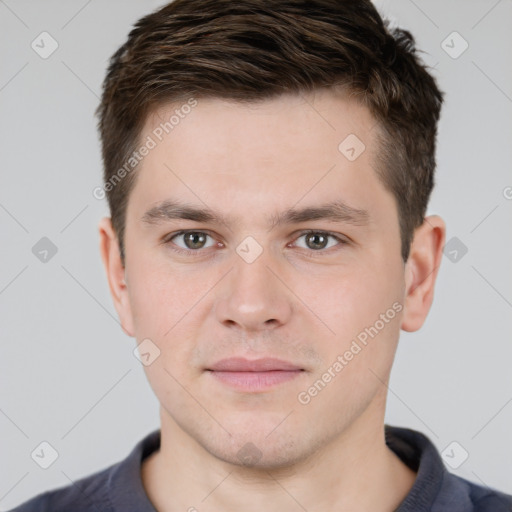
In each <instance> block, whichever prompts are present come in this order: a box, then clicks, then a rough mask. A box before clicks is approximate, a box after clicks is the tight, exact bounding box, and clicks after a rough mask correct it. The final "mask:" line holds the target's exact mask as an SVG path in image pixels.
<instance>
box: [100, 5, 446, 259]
mask: <svg viewBox="0 0 512 512" xmlns="http://www.w3.org/2000/svg"><path fill="white" fill-rule="evenodd" d="M338 85H341V86H343V87H344V88H346V89H348V90H349V91H350V92H351V94H352V95H354V97H356V98H358V100H359V101H361V102H362V103H363V104H364V105H366V106H367V107H368V108H369V109H370V111H371V113H372V114H373V116H374V117H375V118H376V120H377V121H378V126H379V128H380V130H379V131H380V133H381V134H382V135H381V137H380V138H379V140H380V153H379V157H378V160H379V162H378V165H377V173H378V175H379V177H380V179H381V181H382V183H383V185H384V186H385V187H386V188H387V189H388V190H389V191H390V192H391V193H392V194H393V195H394V197H395V199H396V202H397V209H398V216H399V223H400V235H401V244H402V246H401V254H402V258H403V260H404V261H407V259H408V257H409V251H410V244H411V241H412V238H413V235H414V230H415V228H416V227H418V226H419V225H421V223H422V222H423V220H424V216H425V212H426V208H427V205H428V201H429V197H430V193H431V191H432V188H433V186H434V169H435V143H436V134H437V121H438V119H439V114H440V109H441V104H442V101H443V93H442V92H441V91H440V90H439V89H438V87H437V85H436V81H435V80H434V78H433V77H432V76H431V75H430V74H429V72H428V71H427V68H426V66H425V65H424V64H422V63H421V61H420V60H419V58H418V56H417V51H416V49H415V45H414V39H413V37H412V35H411V34H410V33H409V32H407V31H405V30H402V29H393V30H391V29H390V28H389V25H388V23H387V22H386V21H383V19H382V18H381V16H380V15H379V14H378V12H377V11H376V9H375V7H374V6H373V5H372V3H371V2H370V1H369V0H308V1H305V0H237V1H236V2H233V1H232V0H175V1H174V2H172V3H170V4H168V5H166V6H164V7H162V8H161V9H159V10H157V11H156V12H154V13H152V14H149V15H147V16H145V17H143V18H141V19H140V20H139V21H138V22H137V23H136V24H135V25H134V28H133V29H132V30H131V32H130V34H129V36H128V39H127V41H126V42H125V43H124V44H123V45H122V46H121V47H120V48H119V49H118V50H117V51H116V52H115V53H114V55H113V56H112V57H111V60H110V65H109V68H108V71H107V75H106V78H105V81H104V83H103V94H102V99H101V103H100V105H99V106H98V109H97V111H96V114H97V116H98V118H99V122H98V128H99V131H100V136H101V142H102V156H103V164H104V181H105V184H110V186H108V187H105V190H106V192H107V198H108V203H109V207H110V213H111V217H112V224H113V227H114V230H115V232H116V235H117V237H118V241H119V247H120V252H121V258H122V261H123V265H124V230H125V219H126V206H127V203H128V196H129V194H130V191H131V190H132V188H133V185H134V182H135V181H134V180H135V178H136V173H135V172H132V173H127V172H124V173H122V176H123V179H119V180H118V182H115V181H113V179H114V178H116V173H119V171H120V169H121V168H122V167H123V164H125V162H126V161H127V159H129V157H130V155H131V154H132V153H133V151H134V150H135V149H136V148H137V145H138V144H139V143H140V141H139V136H140V133H141V130H142V127H143V125H144V123H145V120H146V117H147V115H148V114H149V113H150V112H151V110H152V109H154V108H156V107H158V106H160V105H162V104H164V103H167V102H177V101H186V100H187V99H190V98H191V97H194V98H200V97H217V98H222V99H231V100H236V101H240V102H251V101H259V100H265V99H270V98H273V97H276V96H278V95H280V94H282V93H298V94H302V93H307V92H310V91H312V90H314V89H317V88H325V87H327V88H331V87H336V86H338ZM117 178H119V174H117Z"/></svg>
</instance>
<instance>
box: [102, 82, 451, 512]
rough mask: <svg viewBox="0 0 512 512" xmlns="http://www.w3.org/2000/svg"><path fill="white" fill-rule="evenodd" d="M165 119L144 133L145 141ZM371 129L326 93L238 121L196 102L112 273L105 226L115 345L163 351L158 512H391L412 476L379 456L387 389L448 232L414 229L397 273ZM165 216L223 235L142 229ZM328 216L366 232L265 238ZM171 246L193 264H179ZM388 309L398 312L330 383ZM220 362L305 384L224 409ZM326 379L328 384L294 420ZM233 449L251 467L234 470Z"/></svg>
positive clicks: (333, 227)
mask: <svg viewBox="0 0 512 512" xmlns="http://www.w3.org/2000/svg"><path fill="white" fill-rule="evenodd" d="M175 108H176V105H165V106H164V107H162V108H161V109H160V110H158V111H156V112H154V113H153V114H152V115H150V116H148V119H147V121H146V125H145V127H144V130H143V132H142V137H141V140H144V139H145V137H146V136H147V135H150V134H151V133H152V130H153V129H154V128H155V127H156V126H158V124H159V123H160V122H162V120H164V119H167V118H168V117H169V115H170V114H171V113H172V112H173V110H174V109H175ZM377 129H378V127H376V125H375V120H374V119H373V118H372V116H371V114H370V113H369V111H368V110H367V109H366V108H365V107H363V106H361V105H359V104H356V103H355V102H354V101H353V100H350V99H348V98H346V97H344V96H342V95H340V94H335V93H334V92H332V91H316V92H315V93H314V94H309V95H308V96H304V97H300V96H298V95H285V96H281V97H279V98H277V99H273V100H266V101H264V102H260V103H258V104H252V105H250V106H248V105H242V104H238V103H235V102H227V101H223V100H220V99H198V104H197V106H196V107H195V108H194V109H193V110H192V112H191V113H190V114H189V115H188V116H186V117H185V118H184V119H182V120H180V124H179V125H178V126H176V127H175V128H174V130H173V131H172V132H170V133H169V135H168V136H166V137H165V138H164V139H163V141H162V142H160V143H159V144H158V145H157V146H156V147H155V148H154V149H152V150H151V151H150V152H149V154H148V155H147V156H146V157H145V158H144V160H143V161H142V162H141V164H139V167H138V168H137V172H138V173H139V174H138V176H137V181H136V184H135V186H134V188H133V190H132V192H131V195H130V197H129V202H128V207H127V218H126V220H127V222H126V232H125V241H126V245H125V247H126V262H125V267H124V268H123V266H122V264H121V260H120V256H119V247H118V244H117V238H116V236H115V233H114V231H113V230H112V225H111V222H110V219H109V218H104V219H102V220H101V222H100V225H99V231H100V248H101V254H102V258H103V262H104V265H105V268H106V272H107V276H108V282H109V286H110V290H111V294H112V297H113V301H114V305H115V307H116V310H117V312H118V314H119V318H120V321H121V324H122V327H123V329H124V331H125V332H126V334H128V335H129V336H132V337H135V338H136V340H137V343H140V342H141V341H142V340H143V339H146V338H149V339H150V340H151V341H152V342H153V343H154V344H155V345H157V346H158V348H159V350H160V356H159V357H158V358H157V359H155V361H154V362H153V363H152V364H150V365H148V366H145V367H144V368H145V372H146V375H147V378H148V380H149V382H150V384H151V386H152V388H153V390H154V392H155V394H156V396H157V397H158V400H159V402H160V404H161V407H160V416H161V447H160V450H159V451H158V452H156V453H155V454H154V455H152V456H151V457H149V458H148V459H146V460H145V461H144V463H143V465H142V480H143V485H144V487H145V489H146V492H147V494H148V497H149V498H150V500H151V501H152V502H153V504H154V506H155V507H156V508H157V509H158V510H159V511H174V510H190V511H193V510H198V511H201V512H207V511H219V510H223V511H235V510H236V511H240V510H244V511H261V510H266V511H270V512H271V511H278V510H279V511H282V510H286V511H301V510H304V509H306V510H309V511H332V510H338V511H343V510H347V511H348V510H350V511H370V510H371V511H376V510H378V511H392V510H394V509H395V508H396V507H397V506H398V505H399V503H400V502H401V501H402V500H403V499H404V497H405V496H406V495H407V493H408V492H409V490H410V489H411V487H412V485H413V483H414V479H415V476H416V475H415V473H414V472H413V471H412V470H410V469H409V468H408V467H407V466H405V465H404V464H403V463H402V462H401V461H400V459H399V458H398V457H397V456H396V455H395V454H394V453H393V452H392V451H391V450H390V449H388V448H387V446H386V444H385V441H384V429H383V424H384V412H385V402H386V392H387V387H386V384H387V382H388V379H389V374H390V370H391V366H392V363H393V358H394V355H395V350H396V347H397V343H398V339H399V333H400V329H403V330H405V331H415V330H417V329H419V328H420V327H421V325H422V324H423V322H424V321H425V318H426V316H427V314H428V311H429V309H430V306H431V303H432V299H433V291H434V284H435V280H436V277H437V272H438V269H439V265H440V262H441V256H442V247H443V245H444V240H445V224H444V222H443V220H442V219H441V218H440V217H438V216H435V215H432V216H429V217H427V218H426V219H425V221H424V223H423V224H422V225H421V226H420V227H419V228H418V229H417V230H416V232H415V236H414V240H413V244H412V246H411V253H410V257H409V259H408V261H407V263H406V264H405V263H404V262H403V260H402V259H401V256H400V233H399V223H398V211H397V207H396V203H395V199H394V197H393V196H392V194H391V193H390V192H388V191H387V190H386V189H385V188H384V186H383V185H382V183H381V182H380V181H379V178H378V176H377V174H376V171H375V168H374V161H375V153H376V151H377V147H376V142H375V137H376V130H377ZM349 134H356V135H357V137H358V138H359V139H360V140H361V141H363V142H364V144H365V146H366V149H365V151H364V152H363V153H362V154H361V155H360V156H359V157H358V158H357V159H356V160H354V161H349V160H348V159H347V158H346V157H345V156H344V154H342V153H341V152H340V151H339V150H338V146H339V144H340V142H342V141H343V140H344V139H345V138H346V137H347V135H349ZM171 198H172V199H175V200H181V201H186V202H187V203H189V204H193V205H196V206H198V207H204V206H205V205H207V206H208V207H210V208H212V209H215V210H218V211H220V212H222V214H223V215H224V216H225V217H226V218H227V219H228V220H229V224H224V223H219V222H206V223H201V222H197V221H191V220H183V219H175V220H168V221H165V222H162V223H157V224H148V223H145V222H143V221H142V220H141V218H142V216H143V215H144V213H145V212H146V211H147V210H148V209H150V208H151V207H153V206H155V205H156V204H158V203H159V202H160V201H163V200H167V199H171ZM339 199H342V200H343V201H345V202H346V203H348V204H349V205H350V206H352V207H354V208H357V209H364V210H366V211H367V212H368V223H367V224H366V225H353V224H350V223H347V222H340V221H336V222H333V221H331V220H327V219H319V220H309V221H306V222H301V223H300V224H285V225H280V226H277V227H274V228H273V229H270V225H269V224H268V217H269V216H270V215H275V214H277V213H279V212H283V211H285V210H286V209H287V208H291V207H295V208H299V207H306V206H318V205H321V204H324V203H327V202H329V201H333V200H339ZM181 229H189V230H195V231H201V232H204V233H206V234H208V235H210V237H207V238H206V239H205V242H204V247H203V248H199V249H198V248H196V247H197V246H194V245H192V248H190V245H189V246H188V247H187V245H186V243H185V242H186V241H185V240H184V239H183V237H178V238H174V239H173V240H172V241H170V240H169V238H170V236H169V235H171V236H172V234H173V233H176V232H178V231H179V230H181ZM305 229H311V230H318V231H329V232H332V233H334V234H335V235H336V236H339V237H340V239H344V240H346V241H347V242H348V243H346V244H340V243H339V242H338V241H337V240H336V239H333V238H330V239H329V242H328V246H327V247H325V248H320V249H319V248H318V245H315V240H313V241H311V240H309V242H308V237H307V236H303V235H302V233H301V232H302V231H303V230H305ZM247 236H251V237H253V238H254V239H255V240H256V241H257V243H258V244H259V245H260V246H261V248H262V249H263V252H262V253H261V255H260V256H259V257H258V258H257V259H256V260H255V261H253V262H252V263H248V262H246V261H245V260H244V259H243V258H242V257H240V255H239V254H238V253H237V251H236V248H237V246H238V245H239V244H240V243H241V242H242V241H243V240H244V239H245V238H246V237H247ZM166 237H167V238H166ZM313 238H314V237H313ZM166 240H167V243H164V241H166ZM173 242H174V244H175V245H174V247H178V249H179V248H182V249H184V250H185V249H187V248H188V249H189V251H193V250H195V251H196V253H194V254H193V255H190V254H179V253H177V252H175V251H173V249H172V247H173ZM316 244H318V242H316ZM394 303H399V304H400V305H401V306H402V309H401V311H400V312H399V313H397V314H396V316H394V318H393V319H392V320H389V321H388V322H386V324H385V326H384V327H383V328H382V329H380V330H379V332H378V335H376V336H375V337H374V338H370V339H369V341H368V343H367V345H366V346H364V347H363V348H362V350H361V351H360V352H358V353H357V354H356V355H354V356H353V358H352V359H351V360H350V361H347V364H346V366H344V367H343V369H342V371H339V372H338V373H336V372H333V370H332V366H333V363H334V362H335V361H336V360H337V357H338V356H339V355H340V354H341V355H343V354H344V353H345V352H346V351H347V350H349V349H350V346H351V343H352V341H353V340H354V339H355V338H356V336H357V335H358V334H359V333H361V331H364V329H365V327H368V326H371V325H374V324H375V322H376V321H377V320H378V319H379V318H381V317H379V315H381V314H383V313H385V312H386V311H387V310H389V308H391V307H392V304H394ZM232 356H239V357H245V358H247V359H257V358H260V357H264V356H268V357H276V358H280V359H284V360H287V361H291V362H293V363H295V364H298V365H300V367H301V368H302V369H303V370H304V371H302V372H301V373H300V374H299V375H298V376H297V377H296V378H295V379H293V380H291V381H288V382H285V383H283V384H280V385H279V386H276V387H274V388H272V389H270V390H266V391H264V392H243V391H238V390H234V389H232V388H230V387H228V386H226V385H225V384H223V383H221V382H219V381H218V380H217V379H215V378H214V377H213V376H212V374H211V372H208V371H205V368H208V367H209V366H211V365H212V364H213V363H214V362H215V361H218V360H219V359H222V358H227V357H232ZM329 368H331V375H332V374H333V373H334V375H335V377H333V378H332V379H331V380H330V382H328V383H327V384H326V385H325V387H323V388H322V389H321V391H320V392H318V393H317V394H316V396H314V397H311V400H310V401H309V403H307V404H303V403H301V402H300V401H299V400H298V395H299V393H300V392H303V391H304V390H306V391H307V390H308V389H309V388H310V387H311V385H312V384H313V383H314V382H315V381H317V380H318V379H321V378H322V375H324V374H325V372H327V371H328V369H329ZM249 443H250V444H249ZM244 447H245V448H244ZM243 448H244V449H245V450H246V452H247V451H249V453H250V454H252V460H249V461H247V460H246V464H245V465H244V464H242V462H241V460H240V458H239V456H238V454H239V453H240V450H241V449H243ZM192 507H195V508H192Z"/></svg>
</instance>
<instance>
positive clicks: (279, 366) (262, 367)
mask: <svg viewBox="0 0 512 512" xmlns="http://www.w3.org/2000/svg"><path fill="white" fill-rule="evenodd" d="M207 369H208V370H212V371H216V372H269V371H276V370H281V371H292V370H302V368H301V367H300V366H297V365H296V364H293V363H290V362H289V361H283V360H282V359H276V358H274V357H263V358H260V359H252V360H250V359H245V358H244V357H230V358H227V359H221V360H220V361H217V362H216V363H215V364H213V365H212V366H210V367H209V368H207Z"/></svg>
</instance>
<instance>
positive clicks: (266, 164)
mask: <svg viewBox="0 0 512 512" xmlns="http://www.w3.org/2000/svg"><path fill="white" fill-rule="evenodd" d="M375 132H376V122H375V120H374V118H373V117H372V116H371V114H370V112H369V111H368V109H367V108H365V107H364V106H362V105H360V104H358V103H356V102H355V101H351V100H349V99H347V98H346V97H343V96H340V95H335V94H334V93H332V92H325V91H324V92H320V91H316V92H314V93H311V94H308V95H305V96H300V95H283V96H280V97H278V98H275V99H271V100H265V101H260V102H257V103H252V104H245V103H239V102H235V101H226V100H221V99H217V98H197V99H194V100H193V101H192V102H191V101H188V102H187V101H184V102H182V103H172V104H171V103H169V104H166V105H163V106H161V107H160V108H158V109H157V110H155V111H153V112H152V113H151V114H150V115H149V116H148V117H147V119H146V123H145V126H144V129H143V131H142V133H141V137H140V140H141V141H146V140H149V139H151V140H152V141H153V143H154V147H153V148H152V149H151V151H149V153H148V154H147V156H145V157H144V159H143V160H142V162H141V165H139V167H138V170H137V172H138V173H139V176H138V179H137V181H136V186H135V188H134V191H133V192H132V193H134V195H136V196H137V203H138V204H139V205H140V206H141V207H142V205H144V206H145V207H146V210H147V207H148V206H150V205H151V206H153V207H155V206H157V205H158V204H159V203H161V202H162V201H166V200H169V199H171V200H172V199H173V198H177V197H179V198H180V199H184V201H186V202H188V203H194V204H196V205H201V203H202V206H204V205H206V204H208V205H212V206H215V207H216V208H215V209H217V210H218V209H223V210H230V209H231V210H237V212H233V213H237V214H239V213H240V212H242V214H247V213H248V212H251V211H252V212H253V213H255V212H258V211H261V210H262V209H264V208H265V207H266V206H268V212H263V213H268V215H265V218H269V217H270V216H271V215H272V214H273V213H274V212H276V211H277V210H278V209H279V207H282V208H281V209H282V210H284V209H285V208H290V207H292V206H293V205H295V204H297V203H299V202H300V203H301V206H304V207H306V206H315V205H316V204H319V203H320V202H321V203H322V204H325V203H327V202H333V201H337V200H343V201H344V202H345V203H346V204H347V205H351V206H352V207H353V208H356V209H360V210H365V211H369V212H370V213H371V211H372V209H374V208H375V206H378V203H379V200H378V198H377V197H376V196H378V195H379V194H380V195H381V196H382V197H381V199H382V200H385V201H387V207H389V206H392V202H393V201H391V202H390V201H389V199H390V197H389V194H388V193H387V191H386V190H385V189H384V187H383V186H382V184H381V183H380V180H379V179H378V177H377V174H376V173H375V169H374V161H375V157H374V154H375V152H376V150H377V147H376V133H375ZM135 189H137V190H135ZM386 195H387V196H388V197H385V196H386ZM383 206H385V205H383ZM139 213H140V212H139ZM237 216H238V215H237Z"/></svg>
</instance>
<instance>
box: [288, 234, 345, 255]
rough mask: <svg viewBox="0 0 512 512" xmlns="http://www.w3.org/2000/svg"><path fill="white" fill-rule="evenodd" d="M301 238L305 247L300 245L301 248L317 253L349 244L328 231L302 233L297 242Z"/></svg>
mask: <svg viewBox="0 0 512 512" xmlns="http://www.w3.org/2000/svg"><path fill="white" fill-rule="evenodd" d="M301 238H304V244H305V245H304V246H301V245H298V246H299V247H302V248H304V249H309V250H312V251H317V252H318V251H321V250H323V249H330V248H331V247H333V246H335V245H344V244H346V243H347V242H346V241H345V240H343V239H341V238H339V237H338V236H336V235H334V234H333V233H329V232H326V231H306V232H304V233H302V234H301V235H300V236H299V238H297V240H299V239H301ZM329 239H331V241H329ZM331 242H332V243H331ZM295 243H297V242H295Z"/></svg>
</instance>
